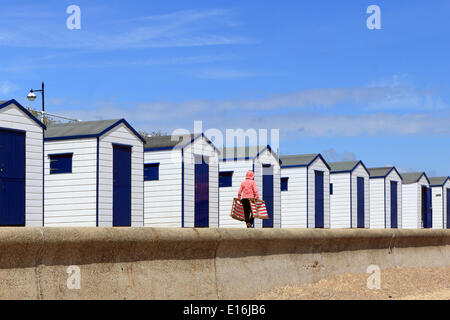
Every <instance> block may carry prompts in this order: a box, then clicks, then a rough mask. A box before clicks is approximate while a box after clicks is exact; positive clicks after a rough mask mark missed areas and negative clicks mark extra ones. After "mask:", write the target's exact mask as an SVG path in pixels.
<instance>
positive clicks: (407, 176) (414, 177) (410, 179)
mask: <svg viewBox="0 0 450 320" xmlns="http://www.w3.org/2000/svg"><path fill="white" fill-rule="evenodd" d="M422 175H425V177H426V178H427V179H428V177H427V175H426V174H425V172H407V173H402V177H403V184H411V183H416V182H418V181H419V180H420V178H421V177H422Z"/></svg>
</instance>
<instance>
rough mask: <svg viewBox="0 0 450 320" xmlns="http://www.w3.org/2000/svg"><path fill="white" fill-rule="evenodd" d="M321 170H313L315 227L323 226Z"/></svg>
mask: <svg viewBox="0 0 450 320" xmlns="http://www.w3.org/2000/svg"><path fill="white" fill-rule="evenodd" d="M323 183H324V181H323V172H322V171H315V179H314V188H315V207H314V208H315V226H316V228H324V227H325V223H324V222H325V217H324V215H325V213H324V191H323Z"/></svg>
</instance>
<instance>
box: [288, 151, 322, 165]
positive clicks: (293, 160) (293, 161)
mask: <svg viewBox="0 0 450 320" xmlns="http://www.w3.org/2000/svg"><path fill="white" fill-rule="evenodd" d="M319 155H320V154H318V153H314V154H298V155H291V156H281V157H280V160H281V163H282V166H283V167H284V166H306V165H309V164H310V163H311V162H312V161H313V160H314V159H315V158H317V157H318V156H319Z"/></svg>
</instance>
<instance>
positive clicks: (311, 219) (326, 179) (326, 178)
mask: <svg viewBox="0 0 450 320" xmlns="http://www.w3.org/2000/svg"><path fill="white" fill-rule="evenodd" d="M315 171H322V172H323V193H324V204H323V210H324V228H330V171H329V169H328V167H327V166H326V165H325V163H324V162H323V161H322V159H320V158H317V159H316V160H314V162H313V163H311V164H310V165H309V167H308V212H307V216H308V228H315V207H316V200H315V193H316V191H315Z"/></svg>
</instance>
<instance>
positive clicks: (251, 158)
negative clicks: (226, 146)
mask: <svg viewBox="0 0 450 320" xmlns="http://www.w3.org/2000/svg"><path fill="white" fill-rule="evenodd" d="M253 159H255V158H254V157H244V158H227V159H221V160H220V161H222V162H226V161H238V160H253Z"/></svg>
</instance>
